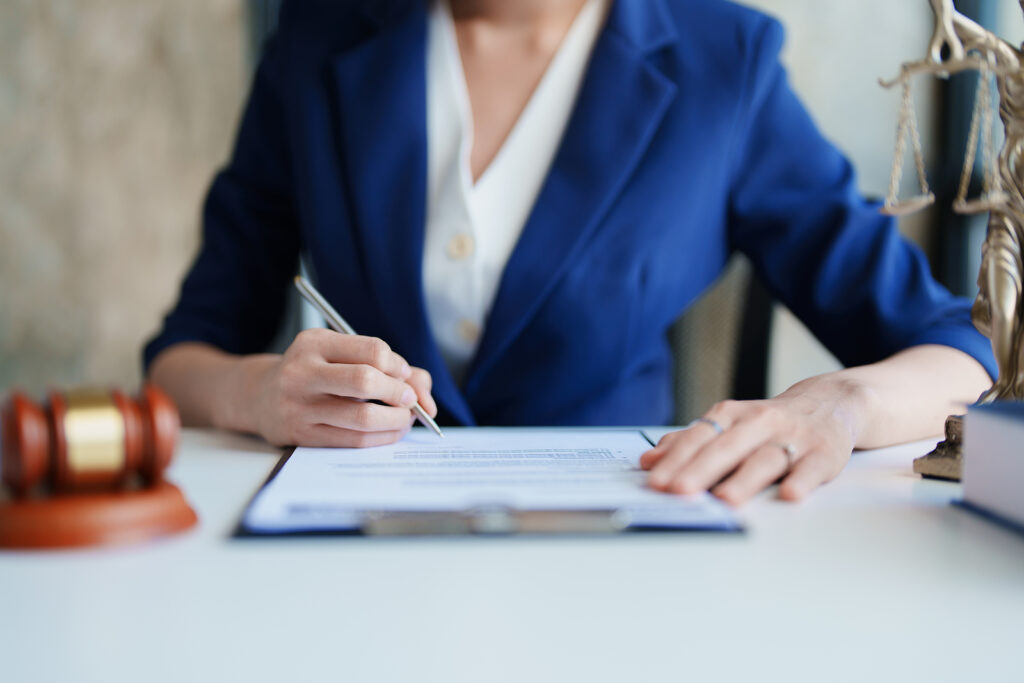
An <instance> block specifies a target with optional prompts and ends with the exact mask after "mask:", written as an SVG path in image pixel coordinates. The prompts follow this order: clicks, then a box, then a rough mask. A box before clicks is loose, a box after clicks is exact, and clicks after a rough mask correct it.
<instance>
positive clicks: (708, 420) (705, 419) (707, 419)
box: [686, 417, 725, 436]
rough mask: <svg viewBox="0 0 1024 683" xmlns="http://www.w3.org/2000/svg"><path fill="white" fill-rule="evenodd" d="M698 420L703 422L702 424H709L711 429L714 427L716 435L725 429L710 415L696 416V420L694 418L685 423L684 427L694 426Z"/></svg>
mask: <svg viewBox="0 0 1024 683" xmlns="http://www.w3.org/2000/svg"><path fill="white" fill-rule="evenodd" d="M698 422H703V423H704V424H706V425H708V426H710V427H711V428H712V429H714V430H715V436H718V435H719V434H721V433H722V432H724V431H725V427H723V426H722V425H720V424H719V423H717V422H715V421H714V420H712V419H711V418H710V417H698V418H697V419H696V420H694V421H693V422H691V423H690V424H688V425H686V427H687V428H690V427H692V426H694V425H695V424H697V423H698Z"/></svg>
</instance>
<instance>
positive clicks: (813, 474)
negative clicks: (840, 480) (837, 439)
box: [779, 453, 842, 501]
mask: <svg viewBox="0 0 1024 683" xmlns="http://www.w3.org/2000/svg"><path fill="white" fill-rule="evenodd" d="M841 470H842V467H837V466H836V464H835V463H834V462H832V461H831V460H830V459H829V458H828V457H826V456H825V455H824V454H822V453H808V454H807V455H805V456H804V457H802V458H800V459H799V460H797V462H796V464H795V465H793V469H792V471H791V472H790V473H789V475H788V476H787V477H786V478H785V479H783V480H782V483H781V484H780V485H779V498H782V499H783V500H794V501H795V500H802V499H803V498H805V497H806V496H807V495H808V494H809V493H810V492H811V491H813V490H814V489H816V488H818V487H819V486H821V485H822V484H824V483H825V482H827V481H832V479H833V478H835V476H836V475H837V474H839V472H840V471H841Z"/></svg>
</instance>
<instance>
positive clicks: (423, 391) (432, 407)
mask: <svg viewBox="0 0 1024 683" xmlns="http://www.w3.org/2000/svg"><path fill="white" fill-rule="evenodd" d="M406 382H407V383H408V384H409V386H411V387H412V388H413V390H415V392H416V397H417V399H418V400H419V403H420V405H421V406H423V409H424V410H426V411H427V415H430V417H437V403H436V402H435V401H434V397H433V396H431V394H430V390H431V389H432V388H433V386H434V380H433V378H432V377H431V376H430V373H429V372H427V371H426V370H424V369H423V368H412V374H410V375H409V379H407V380H406Z"/></svg>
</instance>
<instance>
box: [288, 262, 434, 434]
mask: <svg viewBox="0 0 1024 683" xmlns="http://www.w3.org/2000/svg"><path fill="white" fill-rule="evenodd" d="M295 288H296V289H298V290H299V294H301V295H302V296H303V298H305V299H306V301H308V302H309V303H310V304H311V305H312V306H313V308H315V309H316V310H317V311H319V312H320V315H322V316H323V317H324V319H326V320H327V324H328V325H330V326H331V329H332V330H334V331H335V332H340V333H342V334H355V333H356V331H355V330H353V329H352V326H351V325H349V324H348V323H347V322H345V319H344V318H342V317H341V315H339V314H338V312H337V311H336V310H334V307H333V306H331V305H330V304H329V303H327V299H325V298H324V297H323V295H322V294H321V293H320V292H318V291H316V287H314V286H313V285H312V284H310V283H309V280H307V279H306V278H304V277H302V276H301V275H296V276H295ZM412 412H413V413H414V414H415V415H416V417H417V418H418V419H419V421H420V422H422V423H423V424H424V425H426V426H427V427H430V429H431V430H433V432H434V433H435V434H437V435H438V436H440V437H441V438H442V439H443V438H444V433H442V432H441V428H440V427H438V426H437V423H436V422H434V420H433V418H431V417H430V415H427V411H425V410H424V409H423V406H421V405H420V404H419V403H417V404H416V405H414V406H413V407H412Z"/></svg>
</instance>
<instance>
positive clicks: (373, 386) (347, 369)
mask: <svg viewBox="0 0 1024 683" xmlns="http://www.w3.org/2000/svg"><path fill="white" fill-rule="evenodd" d="M315 377H316V380H315V381H314V383H313V386H311V387H310V389H312V390H314V391H316V392H318V393H323V394H330V395H333V396H342V397H348V398H358V399H363V400H366V401H370V400H373V401H383V402H384V403H387V404H389V405H393V406H402V407H404V408H411V407H412V406H413V405H414V404H415V403H416V399H417V397H416V390H415V389H413V387H412V386H410V385H409V384H407V383H406V382H403V381H401V380H397V379H395V378H394V377H392V376H390V375H387V374H385V373H383V372H381V371H380V370H378V369H377V368H375V367H373V366H371V365H347V364H345V365H343V364H341V363H325V364H324V365H322V366H321V367H320V368H319V371H318V372H316V373H315Z"/></svg>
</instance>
